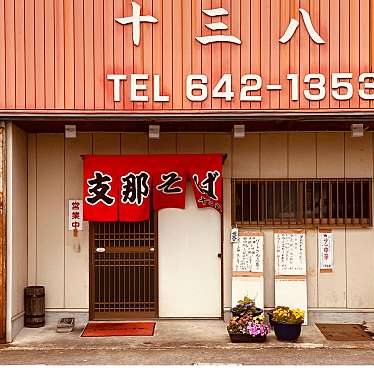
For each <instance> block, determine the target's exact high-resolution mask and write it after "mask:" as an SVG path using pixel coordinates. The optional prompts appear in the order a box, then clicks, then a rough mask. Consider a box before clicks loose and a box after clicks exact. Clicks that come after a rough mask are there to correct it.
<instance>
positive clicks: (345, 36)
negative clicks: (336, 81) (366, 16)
mask: <svg viewBox="0 0 374 374" xmlns="http://www.w3.org/2000/svg"><path fill="white" fill-rule="evenodd" d="M349 1H350V0H340V56H339V59H340V72H341V73H349V72H350V71H351V70H350V69H349V68H350V65H349V60H350V43H349V38H350V31H352V30H351V29H350V24H351V19H352V18H351V17H352V15H351V16H350V14H349V10H350V8H349ZM356 7H357V4H356ZM351 36H352V35H351ZM341 91H342V93H343V92H345V90H341ZM340 108H349V101H348V100H347V101H342V100H341V101H340Z"/></svg>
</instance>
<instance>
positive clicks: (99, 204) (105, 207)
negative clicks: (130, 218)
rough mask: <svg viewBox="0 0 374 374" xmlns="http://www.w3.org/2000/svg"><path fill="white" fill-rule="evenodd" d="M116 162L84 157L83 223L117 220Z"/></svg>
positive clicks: (114, 160) (107, 159) (114, 159)
mask: <svg viewBox="0 0 374 374" xmlns="http://www.w3.org/2000/svg"><path fill="white" fill-rule="evenodd" d="M117 167H118V164H117V161H116V158H115V157H110V156H108V157H97V156H85V158H84V188H83V191H84V192H83V198H84V203H83V216H84V220H85V221H96V222H113V221H117V220H118V188H117V184H116V183H115V181H116V180H117V178H118V176H117Z"/></svg>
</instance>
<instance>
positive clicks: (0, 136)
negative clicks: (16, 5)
mask: <svg viewBox="0 0 374 374" xmlns="http://www.w3.org/2000/svg"><path fill="white" fill-rule="evenodd" d="M2 5H4V4H2ZM0 125H1V128H0V174H1V176H2V178H0V196H1V204H0V343H5V340H6V304H7V301H6V300H7V297H6V273H7V271H6V269H7V268H6V240H5V238H6V217H5V209H4V200H3V197H4V191H5V186H6V183H7V182H6V178H5V159H6V149H5V137H4V133H5V126H4V125H5V123H4V122H0Z"/></svg>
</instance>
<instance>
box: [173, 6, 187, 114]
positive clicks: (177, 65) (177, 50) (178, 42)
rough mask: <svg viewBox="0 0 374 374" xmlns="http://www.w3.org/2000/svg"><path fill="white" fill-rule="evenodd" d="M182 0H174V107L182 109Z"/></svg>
mask: <svg viewBox="0 0 374 374" xmlns="http://www.w3.org/2000/svg"><path fill="white" fill-rule="evenodd" d="M184 21H185V20H184V19H183V17H182V0H173V26H172V27H173V65H172V66H173V109H174V110H178V109H179V110H180V109H182V86H183V85H182V80H183V76H182V72H183V53H184V51H183V49H182V48H183V42H182V41H183V39H182V27H183V26H182V25H183V22H184Z"/></svg>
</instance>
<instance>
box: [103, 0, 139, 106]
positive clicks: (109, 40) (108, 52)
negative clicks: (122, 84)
mask: <svg viewBox="0 0 374 374" xmlns="http://www.w3.org/2000/svg"><path fill="white" fill-rule="evenodd" d="M103 17H104V71H103V73H102V74H103V75H102V78H101V79H102V81H103V82H105V83H104V90H105V93H104V98H105V109H107V110H111V109H114V101H113V82H110V81H109V80H107V79H106V75H107V74H113V72H114V63H113V60H114V48H113V26H114V25H113V24H114V22H115V21H114V17H113V0H106V1H104V14H103ZM130 27H131V26H130ZM140 27H141V26H140ZM127 29H128V28H127ZM127 31H128V30H127Z"/></svg>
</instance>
